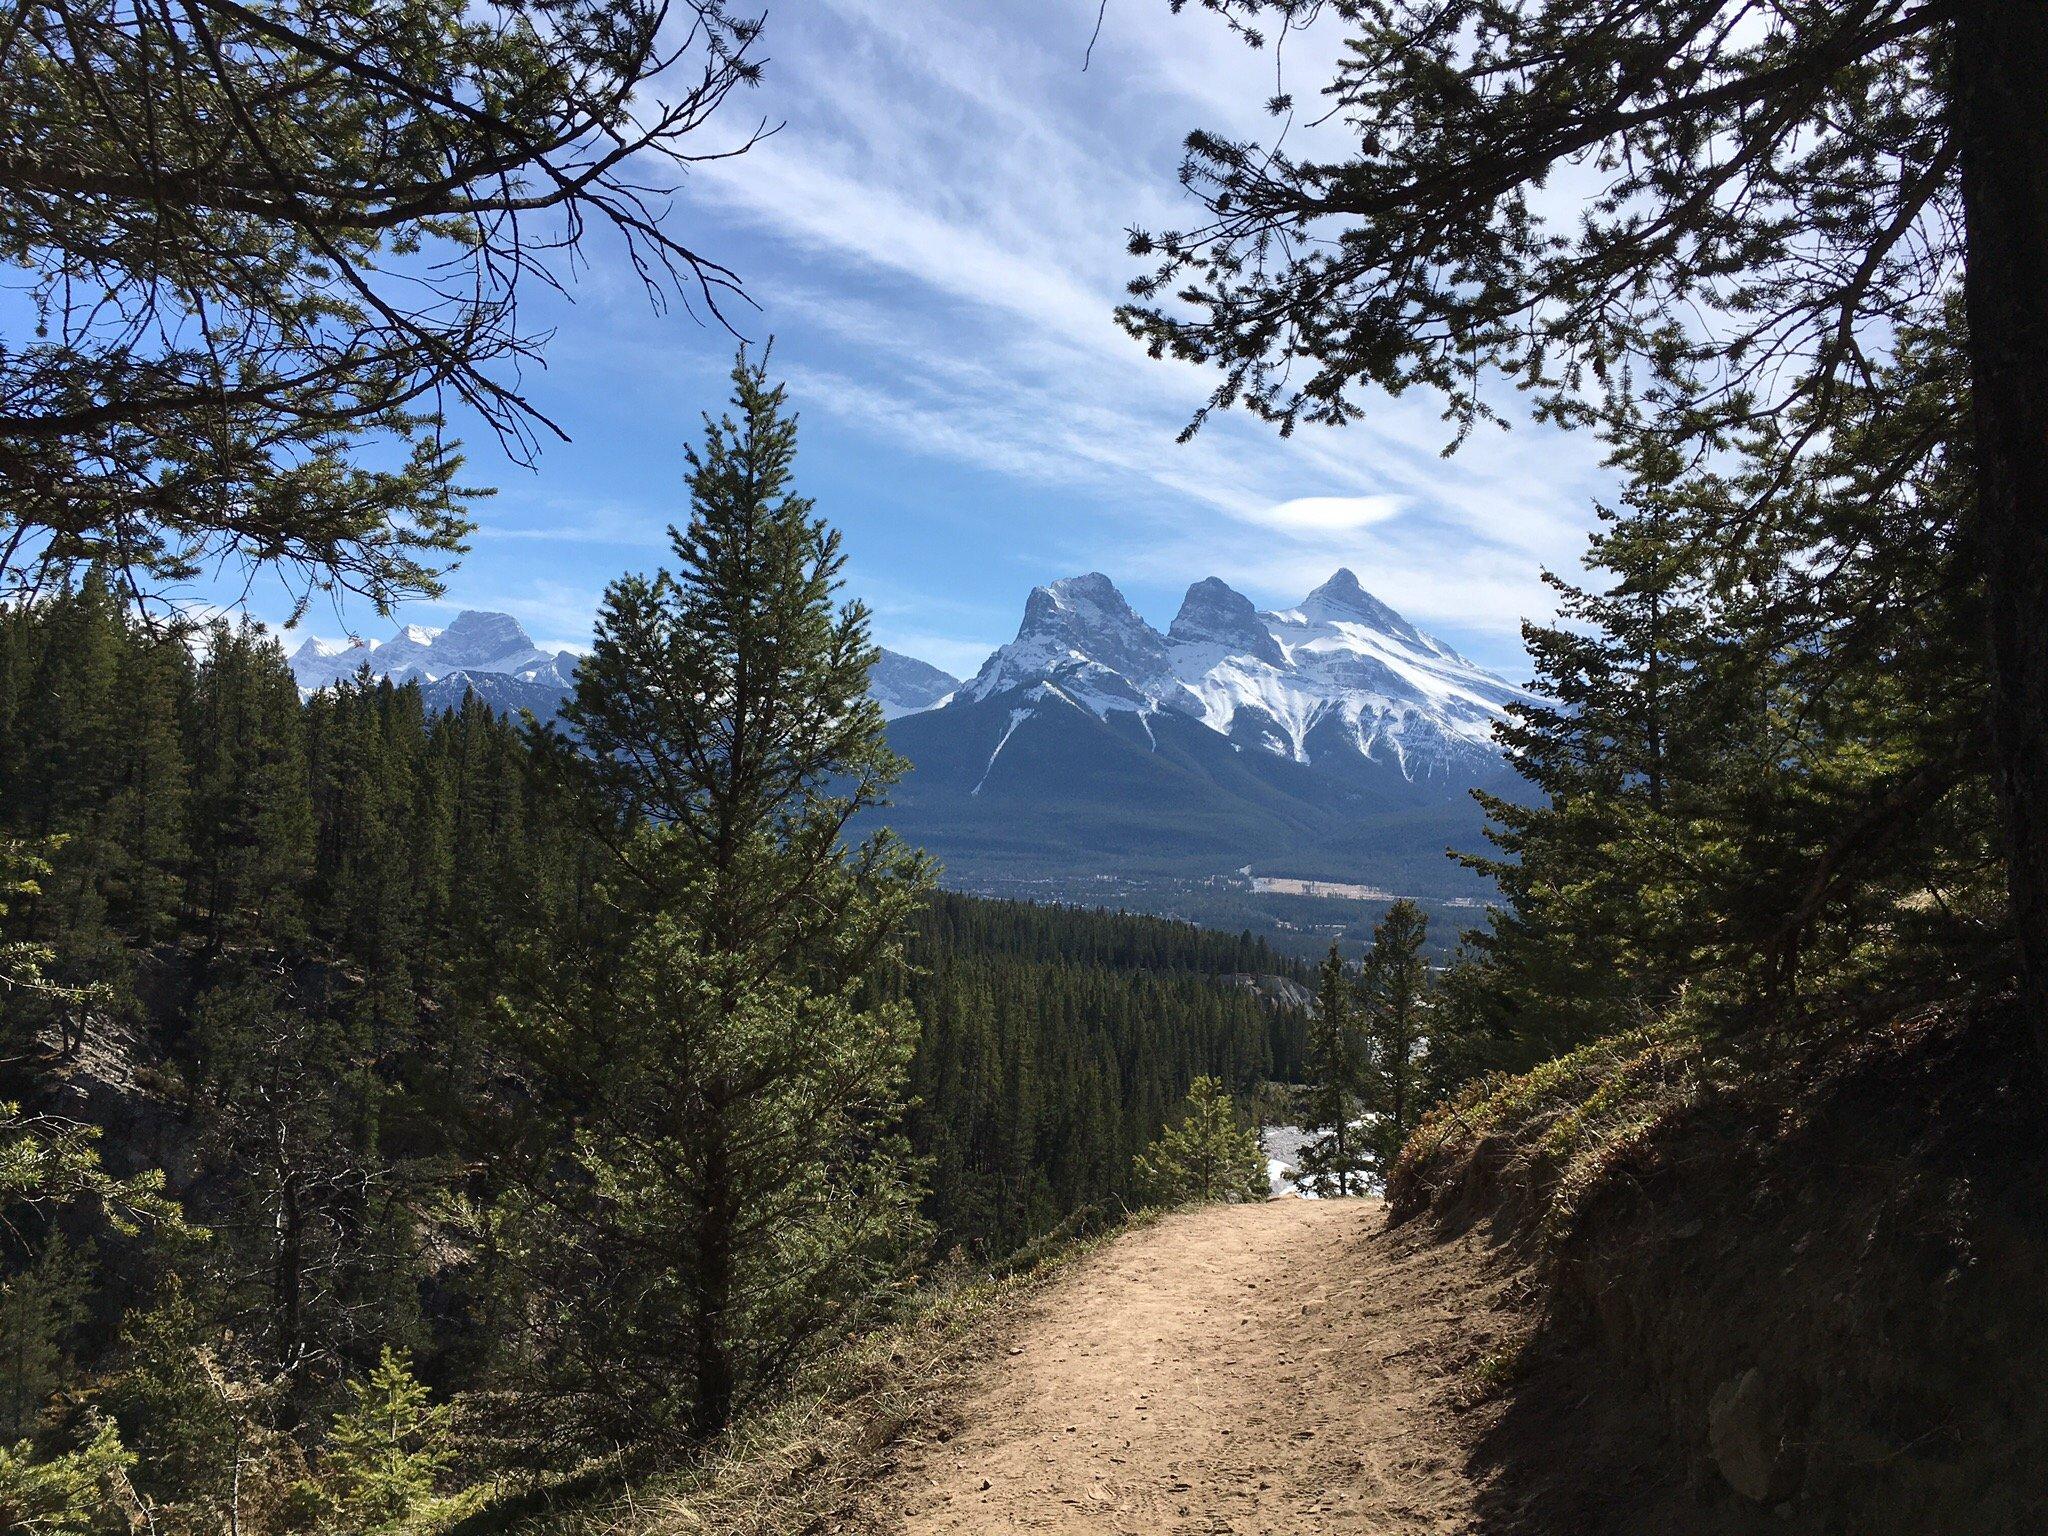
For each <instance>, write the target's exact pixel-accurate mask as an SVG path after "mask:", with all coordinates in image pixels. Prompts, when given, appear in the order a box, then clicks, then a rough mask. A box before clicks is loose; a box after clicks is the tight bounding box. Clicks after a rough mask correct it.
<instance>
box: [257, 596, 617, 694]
mask: <svg viewBox="0 0 2048 1536" xmlns="http://www.w3.org/2000/svg"><path fill="white" fill-rule="evenodd" d="M576 659H577V658H576V655H575V653H574V652H573V651H556V652H552V653H550V652H548V651H543V650H542V649H540V647H539V646H537V645H535V644H534V643H533V639H532V637H531V636H529V635H528V634H527V633H526V631H525V630H524V629H522V628H521V627H520V624H519V621H518V620H517V619H515V618H513V617H512V616H511V615H510V614H507V613H479V612H476V611H474V610H467V609H466V610H464V611H463V612H461V613H458V614H457V615H456V616H455V620H454V622H453V623H451V624H450V625H449V626H448V627H447V628H446V629H430V628H428V627H427V626H426V625H424V624H407V625H404V626H402V627H401V628H400V629H399V630H398V632H397V633H396V634H394V635H392V637H391V638H390V639H388V640H381V641H379V640H352V641H335V640H322V639H318V638H309V639H307V640H306V641H305V642H304V643H303V644H302V645H300V646H299V648H298V649H297V650H296V651H294V652H293V653H292V656H291V669H292V675H293V676H294V677H295V678H297V679H298V683H299V691H300V692H301V693H305V694H312V693H315V692H317V691H318V690H320V689H322V688H328V687H332V686H333V685H334V684H336V683H338V682H340V681H341V680H342V679H343V678H347V677H353V676H354V675H355V674H356V673H357V672H358V671H360V670H361V669H362V668H364V667H368V668H369V669H370V675H371V676H372V677H380V678H389V679H390V680H391V681H392V682H394V683H408V682H416V683H418V684H419V685H420V687H421V690H422V692H423V693H424V694H425V697H426V703H427V707H428V708H429V709H454V708H456V707H457V706H459V705H460V704H461V703H462V700H463V696H464V695H465V694H468V693H475V694H477V695H478V696H479V697H480V698H482V699H483V700H484V701H485V702H486V703H488V704H490V705H492V706H493V707H494V708H497V709H502V710H505V711H506V712H508V713H510V712H514V711H517V710H520V709H530V710H532V711H533V712H534V713H535V714H537V715H541V716H542V717H546V716H548V715H552V714H553V713H554V712H555V710H556V709H557V708H558V707H559V706H560V704H561V702H562V700H563V698H564V697H565V696H567V694H568V692H569V690H570V689H571V688H573V687H574V686H575V681H576Z"/></svg>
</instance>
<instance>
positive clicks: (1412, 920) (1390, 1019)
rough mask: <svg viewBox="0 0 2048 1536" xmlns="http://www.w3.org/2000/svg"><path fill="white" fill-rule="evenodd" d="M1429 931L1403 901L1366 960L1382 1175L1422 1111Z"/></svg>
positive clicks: (1370, 1067) (1371, 1084) (1371, 1102)
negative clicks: (1425, 956)
mask: <svg viewBox="0 0 2048 1536" xmlns="http://www.w3.org/2000/svg"><path fill="white" fill-rule="evenodd" d="M1428 931H1429V919H1428V918H1427V917H1426V916H1424V915H1423V912H1422V909H1421V908H1420V907H1418V906H1416V905H1415V903H1414V902H1412V901H1407V900H1402V901H1397V902H1395V903H1394V904H1393V905H1392V906H1391V907H1389V908H1387V915H1386V916H1385V917H1383V918H1381V919H1380V921H1379V923H1378V925H1377V926H1376V927H1375V928H1374V929H1373V935H1372V950H1371V952H1370V953H1369V954H1367V956H1366V958H1365V974H1364V977H1363V984H1362V991H1363V994H1364V999H1365V1034H1366V1042H1367V1046H1366V1062H1367V1078H1366V1083H1367V1086H1366V1093H1365V1101H1366V1104H1367V1106H1368V1107H1369V1108H1370V1109H1371V1110H1372V1111H1373V1112H1374V1118H1373V1125H1372V1152H1373V1157H1374V1160H1375V1161H1376V1162H1377V1163H1378V1165H1379V1169H1380V1171H1381V1172H1382V1173H1385V1172H1386V1170H1387V1169H1388V1168H1390V1167H1392V1166H1393V1162H1394V1159H1395V1157H1397V1156H1398V1155H1399V1154H1400V1151H1401V1144H1402V1143H1403V1142H1405V1141H1406V1140H1407V1139H1408V1132H1409V1131H1410V1130H1412V1129H1413V1128H1414V1125H1415V1121H1416V1119H1417V1118H1418V1116H1419V1115H1420V1113H1421V1110H1422V1105H1421V1103H1420V1102H1419V1100H1420V1095H1419V1092H1418V1087H1419V1081H1420V1076H1421V1074H1420V1065H1421V1055H1422V1052H1423V1050H1424V1049H1425V1046H1426V1044H1427V1038H1428V1029H1429V1023H1428V1014H1429V1010H1430V996H1429V992H1430V985H1429V963H1428V962H1427V961H1426V960H1424V959H1423V957H1422V946H1423V942H1424V940H1425V939H1426V938H1427V936H1428Z"/></svg>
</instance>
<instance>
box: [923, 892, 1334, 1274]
mask: <svg viewBox="0 0 2048 1536" xmlns="http://www.w3.org/2000/svg"><path fill="white" fill-rule="evenodd" d="M908 961H909V963H908V964H907V965H905V966H904V967H902V968H900V969H899V970H897V971H896V972H895V973H894V974H893V975H892V976H890V977H889V978H887V980H886V981H885V982H884V983H882V985H883V986H884V989H885V990H886V991H887V992H888V993H889V994H890V995H893V996H900V997H903V998H906V999H907V1000H908V1001H909V1002H910V1004H911V1006H912V1007H913V1008H914V1009H915V1011H916V1014H917V1017H918V1021H919V1027H920V1031H921V1033H920V1036H919V1043H918V1050H917V1054H916V1056H915V1057H914V1058H913V1061H912V1064H911V1091H912V1093H913V1096H914V1102H913V1105H912V1108H911V1113H910V1118H909V1125H910V1128H911V1136H912V1140H913V1141H914V1142H915V1143H916V1145H917V1146H918V1147H919V1148H920V1149H921V1150H922V1151H924V1152H926V1153H927V1154H928V1155H929V1156H930V1158H931V1173H930V1180H931V1197H930V1201H929V1206H928V1209H929V1211H930V1213H931V1215H932V1218H933V1220H934V1221H935V1222H936V1223H937V1225H938V1230H939V1233H940V1235H941V1238H942V1241H946V1242H955V1241H957V1242H964V1243H969V1244H978V1245H981V1246H984V1247H993V1248H995V1249H998V1250H1000V1249H1002V1248H1005V1247H1008V1246H1012V1245H1014V1244H1016V1243H1019V1242H1022V1241H1024V1240H1025V1239H1027V1238H1028V1237H1030V1236H1032V1235H1033V1234H1034V1233H1038V1232H1042V1231H1044V1230H1045V1229H1047V1228H1048V1227H1049V1226H1051V1225H1053V1224H1054V1223H1055V1222H1057V1221H1059V1220H1060V1219H1061V1218H1062V1216H1063V1215H1065V1214H1066V1213H1068V1212H1071V1211H1075V1210H1079V1209H1081V1208H1083V1207H1086V1206H1092V1205H1100V1204H1103V1203H1105V1202H1110V1201H1116V1200H1135V1199H1136V1198H1137V1192H1136V1191H1135V1190H1134V1188H1133V1183H1132V1180H1133V1171H1132V1170H1133V1161H1134V1159H1135V1158H1136V1156H1137V1155H1138V1154H1139V1153H1140V1152H1142V1151H1143V1150H1144V1149H1145V1148H1146V1147H1147V1146H1148V1145H1149V1144H1150V1143H1151V1142H1152V1141H1153V1139H1154V1138H1155V1137H1156V1136H1157V1135H1158V1133H1159V1131H1160V1130H1161V1128H1162V1127H1163V1126H1164V1125H1165V1124H1166V1123H1167V1121H1168V1120H1169V1118H1170V1116H1171V1115H1172V1113H1173V1111H1174V1110H1175V1107H1176V1106H1177V1105H1178V1104H1179V1103H1180V1101H1181V1100H1182V1098H1183V1097H1184V1096H1185V1095H1186V1093H1187V1091H1188V1089H1189V1088H1190V1086H1191V1085H1192V1084H1193V1082H1194V1080H1195V1079H1196V1078H1198V1077H1213V1078H1215V1079H1217V1080H1218V1081H1220V1082H1222V1083H1223V1084H1225V1085H1228V1086H1229V1087H1231V1088H1233V1089H1236V1090H1240V1091H1241V1090H1243V1089H1245V1088H1248V1087H1250V1086H1251V1085H1253V1084H1255V1083H1258V1082H1260V1081H1263V1080H1266V1079H1270V1078H1288V1077H1292V1076H1293V1075H1295V1074H1296V1072H1297V1071H1298V1070H1299V1063H1300V1060H1301V1053H1302V1041H1303V1033H1304V1026H1303V1022H1302V1018H1301V1016H1300V1014H1299V1013H1298V1012H1297V1011H1295V1010H1293V1009H1291V1008H1286V1007H1281V1006H1277V1005H1276V1004H1274V1003H1273V1002H1271V1001H1270V1000H1268V998H1267V997H1266V996H1265V995H1264V994H1263V993H1262V992H1260V991H1259V990H1257V988H1256V986H1255V985H1254V984H1255V982H1256V981H1257V980H1258V979H1259V978H1262V977H1274V976H1286V977H1289V978H1292V976H1293V973H1294V971H1295V969H1296V966H1295V964H1294V962H1291V961H1284V960H1281V959H1280V958H1279V957H1277V956H1275V955H1274V954H1272V953H1271V951H1269V950H1268V949H1267V948H1266V946H1265V945H1264V943H1263V942H1261V941H1259V940H1256V939H1253V938H1251V937H1249V936H1238V937H1233V936H1231V935H1227V934H1215V933H1205V932H1203V931H1202V930H1200V929H1197V928H1192V927H1189V926H1187V925H1185V924H1181V923H1173V922H1167V921H1164V920H1162V919H1159V918H1151V917H1137V916H1130V915H1125V914H1115V915H1110V914H1103V913H1094V912H1084V911H1077V910H1074V909H1068V908H1059V907H1041V906H1035V905H1029V904H1026V903H1021V902H994V901H981V900H976V899H973V898H970V897H961V896H950V895H940V896H938V897H936V898H935V899H934V901H933V903H932V905H931V906H930V907H929V908H928V909H927V911H926V912H925V914H924V916H923V917H922V918H921V919H920V920H919V924H918V933H917V937H916V938H915V940H914V941H913V942H912V943H911V945H910V947H909V950H908Z"/></svg>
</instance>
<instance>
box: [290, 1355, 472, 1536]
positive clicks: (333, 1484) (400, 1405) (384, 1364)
mask: <svg viewBox="0 0 2048 1536" xmlns="http://www.w3.org/2000/svg"><path fill="white" fill-rule="evenodd" d="M349 1392H350V1395H351V1398H352V1401H351V1402H350V1404H349V1406H348V1408H347V1410H346V1411H344V1412H342V1413H340V1414H337V1415H336V1416H335V1420H334V1424H333V1427H332V1428H331V1429H330V1430H329V1431H328V1435H327V1454H326V1456H325V1457H324V1458H323V1460H322V1463H321V1468H320V1472H321V1481H322V1484H323V1492H324V1493H325V1494H326V1497H327V1500H328V1501H329V1503H330V1504H331V1507H332V1515H331V1523H332V1525H333V1527H334V1529H335V1530H337V1531H340V1532H349V1533H356V1532H369V1531H389V1530H397V1529H400V1528H401V1527H403V1526H404V1525H405V1524H406V1522H407V1521H408V1520H410V1519H411V1518H412V1517H413V1516H414V1515H415V1514H416V1513H417V1512H418V1511H419V1510H420V1508H421V1507H422V1506H423V1505H425V1504H426V1503H427V1501H428V1500H430V1499H431V1498H432V1497H433V1495H434V1483H435V1480H436V1479H437V1478H439V1477H440V1476H441V1474H442V1473H443V1472H444V1471H446V1469H447V1467H448V1463H449V1461H450V1460H451V1459H452V1457H453V1450H452V1448H451V1444H450V1438H451V1430H452V1415H451V1413H450V1411H449V1409H448V1407H447V1405H446V1404H439V1405H437V1404H435V1403H434V1402H433V1401H432V1400H431V1398H430V1396H429V1394H428V1392H427V1389H426V1388H425V1387H423V1386H421V1385H420V1384H419V1382H418V1381H416V1380H414V1379H413V1374H412V1370H411V1362H410V1361H409V1360H408V1359H407V1358H406V1357H405V1356H403V1355H400V1354H394V1353H393V1352H392V1351H391V1350H390V1349H389V1348H386V1349H385V1350H384V1351H383V1352H382V1354H380V1355H379V1356H378V1359H377V1365H376V1368H375V1369H374V1370H372V1371H371V1372H370V1374H369V1375H368V1376H367V1377H365V1378H363V1379H362V1380H360V1381H352V1382H350V1383H349Z"/></svg>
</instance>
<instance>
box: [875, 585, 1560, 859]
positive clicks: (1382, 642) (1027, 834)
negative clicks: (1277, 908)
mask: <svg viewBox="0 0 2048 1536" xmlns="http://www.w3.org/2000/svg"><path fill="white" fill-rule="evenodd" d="M1526 697H1527V695H1526V694H1524V693H1523V692H1522V690H1520V689H1518V688H1516V687H1515V686H1514V685H1512V684H1510V683H1509V682H1507V681H1506V680H1505V679H1503V678H1501V677H1498V676H1496V675H1495V674H1493V673H1491V672H1488V671H1487V670H1486V669H1484V668H1483V667H1480V666H1479V665H1477V664H1476V663H1474V662H1472V661H1470V660H1468V659H1467V658H1465V657H1463V656H1461V655H1459V654H1458V653H1457V652H1456V651H1454V650H1452V649H1451V648H1450V647H1449V646H1447V645H1445V644H1444V643H1443V642H1442V641H1440V640H1437V639H1434V638H1432V637H1431V636H1429V635H1427V634H1424V633H1423V632H1422V631H1421V630H1419V629H1417V628H1416V627H1415V626H1414V625H1412V624H1410V623H1409V622H1408V621H1407V620H1406V619H1404V618H1402V617H1401V615H1400V614H1398V613H1396V612H1395V611H1394V610H1393V609H1392V608H1389V607H1388V606H1387V605H1386V604H1385V603H1383V602H1381V601H1380V600H1379V599H1378V598H1375V597H1374V596H1373V595H1372V594H1371V593H1369V592H1367V591H1366V590H1365V588H1364V587H1363V586H1362V585H1360V583H1359V581H1358V578H1357V577H1356V576H1355V575H1353V574H1352V572H1350V571H1348V570H1340V571H1338V572H1337V573H1336V574H1335V575H1333V576H1332V577H1331V578H1330V579H1329V580H1328V581H1326V582H1324V583H1323V584H1322V585H1321V586H1319V587H1317V588H1316V589H1315V590H1314V591H1313V592H1311V593H1309V595H1308V596H1307V597H1305V598H1304V599H1302V601H1301V602H1300V603H1299V604H1297V605H1295V606H1294V607H1291V608H1284V609H1278V610H1273V611H1268V612H1261V611H1259V610H1258V609H1257V608H1255V607H1254V606H1253V604H1252V603H1251V601H1250V600H1249V599H1248V598H1246V597H1245V596H1244V595H1243V594H1241V593H1239V592H1237V591H1235V590H1233V589H1232V588H1231V587H1230V586H1229V585H1227V584H1226V583H1224V582H1222V581H1219V580H1216V579H1215V578H1213V577H1212V578H1210V579H1208V580H1206V581H1199V582H1196V583H1195V584H1194V585H1193V586H1192V587H1190V588H1189V589H1188V592H1187V596H1186V598H1185V599H1184V600H1183V601H1182V603H1181V606H1180V611H1179V613H1178V614H1176V615H1175V617H1174V620H1173V622H1172V624H1171V625H1170V626H1169V627H1168V629H1167V630H1166V632H1165V633H1164V634H1161V633H1160V632H1159V631H1158V630H1156V629H1154V628H1153V627H1152V626H1151V625H1150V624H1148V623H1146V622H1145V620H1144V619H1143V618H1141V617H1140V616H1139V615H1138V614H1137V613H1136V612H1135V611H1133V610H1132V608H1131V606H1130V604H1129V603H1128V602H1126V601H1125V600H1124V597H1123V594H1122V593H1120V592H1119V591H1118V590H1117V588H1116V585H1115V584H1114V583H1113V582H1112V581H1111V580H1110V579H1109V578H1108V577H1107V576H1104V575H1102V574H1101V573H1099V572H1090V573H1089V574H1087V575H1084V576H1072V577H1068V578H1066V579H1065V580H1062V581H1055V582H1053V583H1051V584H1050V585H1047V586H1042V587H1038V588H1036V589H1034V590H1033V591H1032V593H1031V595H1030V597H1029V599H1028V600H1027V601H1026V603H1025V605H1024V618H1023V622H1022V623H1021V624H1020V625H1019V627H1018V630H1017V635H1016V638H1015V639H1014V640H1012V641H1011V642H1010V643H1009V644H1008V645H1005V646H1003V647H1002V648H1001V649H999V650H997V651H996V652H995V654H994V655H992V656H990V657H989V659H988V660H987V661H986V662H985V663H983V665H982V667H981V670H980V671H979V672H977V673H976V674H975V675H974V677H972V678H971V679H969V680H968V681H967V682H965V683H963V684H961V685H960V687H959V688H958V690H957V691H955V692H954V693H953V694H952V696H951V697H950V698H948V699H946V700H945V701H944V702H943V703H940V704H938V705H936V706H934V707H932V708H930V709H927V710H924V711H922V712H919V713H916V714H911V715H905V716H903V717H900V718H898V719H897V720H895V721H894V722H893V723H892V725H891V728H890V738H891V741H892V742H893V744H894V745H895V747H896V749H897V750H898V751H899V752H901V753H902V754H903V755H904V756H905V757H907V758H908V759H910V761H911V762H912V763H913V764H914V765H915V766H914V768H913V770H912V772H911V773H910V774H909V775H908V776H907V778H906V779H905V780H904V781H903V783H902V784H900V785H899V786H898V788H897V791H896V793H895V797H894V799H895V803H894V804H893V805H892V806H891V808H890V810H889V811H888V813H887V818H886V819H887V820H888V822H889V824H891V825H892V826H894V827H895V828H896V829H897V830H898V831H900V832H901V833H903V835H905V836H906V837H908V838H910V839H911V840H912V841H913V842H917V843H920V844H922V845H924V846H925V847H928V848H930V849H931V850H932V851H934V852H935V853H937V854H938V855H939V856H940V857H941V859H942V860H944V862H945V864H946V865H947V868H948V870H949V873H950V874H951V875H952V876H953V877H954V878H956V879H961V878H965V879H967V880H970V881H972V880H985V879H989V878H991V877H999V878H1005V879H1014V878H1019V877H1029V876H1047V877H1060V876H1066V877H1071V876H1073V875H1077V874H1094V875H1107V874H1115V875H1119V876H1126V877H1128V876H1162V875H1167V876H1178V877H1187V876H1199V875H1222V874H1226V873H1228V872H1231V871H1236V870H1239V869H1242V868H1244V867H1246V866H1251V867H1253V868H1254V869H1257V870H1258V871H1259V872H1260V873H1262V874H1275V875H1287V876H1295V877H1307V878H1322V879H1334V880H1344V881H1347V882H1354V883H1363V884H1369V885H1376V886H1385V887H1388V888H1391V889H1397V890H1402V891H1404V892H1408V893H1411V894H1429V895H1437V896H1445V897H1449V896H1457V895H1461V894H1468V893H1470V892H1472V891H1473V890H1474V889H1475V888H1476V882H1475V880H1474V878H1473V877H1472V876H1470V875H1469V874H1468V873H1466V872H1465V871H1463V870H1462V869H1461V868H1459V867H1458V866H1456V865H1454V864H1452V863H1451V862H1450V861H1449V860H1448V859H1446V858H1445V857H1444V849H1445V847H1446V846H1447V845H1455V846H1457V847H1460V848H1464V849H1472V848H1477V847H1479V846H1482V841H1481V838H1480V835H1479V828H1480V821H1481V817H1480V813H1479V810H1478V807H1477V805H1476V804H1475V803H1474V801H1473V800H1472V798H1471V794H1470V791H1471V790H1472V789H1474V788H1487V789H1492V790H1496V791H1503V792H1506V791H1511V790H1512V788H1513V786H1514V784H1515V782H1516V779H1515V775H1514V773H1513V771H1512V770H1511V769H1510V768H1509V767H1508V765H1507V764H1506V762H1505V761H1504V760H1503V758H1502V756H1501V754H1500V750H1499V748H1498V747H1497V746H1496V745H1495V744H1494V741H1493V737H1492V730H1493V725H1494V722H1495V721H1496V720H1498V719H1499V718H1500V716H1501V715H1502V713H1503V711H1504V710H1505V709H1506V707H1507V706H1508V705H1509V704H1511V703H1513V702H1515V701H1516V700H1518V699H1523V698H1526Z"/></svg>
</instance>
